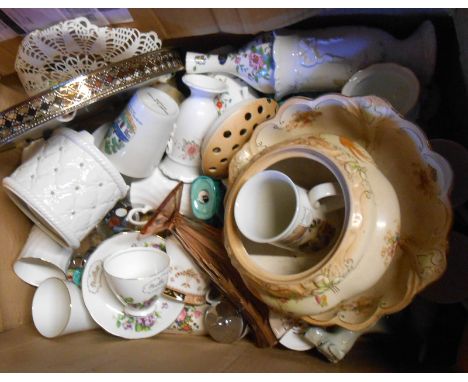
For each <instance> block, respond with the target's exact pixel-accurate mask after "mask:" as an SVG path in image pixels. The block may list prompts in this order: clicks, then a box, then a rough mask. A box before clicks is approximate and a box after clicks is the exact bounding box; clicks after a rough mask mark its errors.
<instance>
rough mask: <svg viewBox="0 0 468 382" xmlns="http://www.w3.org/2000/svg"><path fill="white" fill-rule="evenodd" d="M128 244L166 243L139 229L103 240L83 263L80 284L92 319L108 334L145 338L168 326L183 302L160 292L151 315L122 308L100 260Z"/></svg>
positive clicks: (133, 245) (159, 246)
mask: <svg viewBox="0 0 468 382" xmlns="http://www.w3.org/2000/svg"><path fill="white" fill-rule="evenodd" d="M131 247H155V248H159V249H163V250H165V243H164V240H163V239H162V238H161V237H159V236H149V237H140V234H139V233H138V232H124V233H121V234H118V235H115V236H113V237H111V238H110V239H107V240H106V241H104V242H103V243H102V244H101V245H99V247H98V248H97V249H96V250H95V251H94V253H93V254H92V255H91V256H90V257H89V259H88V262H87V264H86V268H85V270H84V273H83V278H82V284H81V285H82V291H83V299H84V302H85V304H86V307H87V308H88V311H89V314H90V315H91V317H92V318H93V319H94V321H96V322H97V323H98V324H99V325H100V326H101V327H102V328H103V329H104V330H106V331H107V332H109V333H110V334H113V335H115V336H118V337H122V338H127V339H139V338H148V337H152V336H154V335H156V334H158V333H160V332H162V331H163V330H165V329H167V328H168V327H169V326H171V325H172V323H173V322H174V321H175V320H176V318H177V317H178V316H179V315H180V313H181V312H182V309H183V308H184V303H181V302H177V301H174V300H171V299H168V298H166V297H163V296H161V297H160V298H159V299H158V304H157V308H156V310H155V312H154V313H153V314H151V315H148V316H146V317H132V316H128V315H126V314H125V313H124V312H123V307H122V304H121V303H120V302H119V300H117V297H115V295H114V294H113V293H112V291H111V290H110V288H109V286H108V285H107V282H106V279H105V277H104V275H103V269H102V264H103V262H104V259H105V258H106V257H107V256H108V255H110V254H112V253H115V252H116V251H119V250H122V249H126V248H131Z"/></svg>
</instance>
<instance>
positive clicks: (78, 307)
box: [32, 277, 98, 338]
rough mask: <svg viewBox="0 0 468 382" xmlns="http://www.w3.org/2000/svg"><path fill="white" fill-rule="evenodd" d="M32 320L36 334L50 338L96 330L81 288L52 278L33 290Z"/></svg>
mask: <svg viewBox="0 0 468 382" xmlns="http://www.w3.org/2000/svg"><path fill="white" fill-rule="evenodd" d="M32 317H33V322H34V325H35V326H36V329H37V330H38V331H39V333H41V334H42V335H43V336H44V337H49V338H53V337H58V336H63V335H65V334H70V333H75V332H81V331H85V330H91V329H95V328H97V327H98V325H97V324H96V323H95V322H94V320H93V319H92V318H91V316H90V315H89V313H88V310H87V309H86V306H85V304H84V301H83V296H82V294H81V290H80V288H79V287H78V286H76V285H75V284H73V283H72V282H70V281H65V280H61V279H58V278H55V277H52V278H49V279H47V280H45V281H44V282H42V283H41V284H40V285H39V287H38V288H37V289H36V292H35V293H34V298H33V302H32Z"/></svg>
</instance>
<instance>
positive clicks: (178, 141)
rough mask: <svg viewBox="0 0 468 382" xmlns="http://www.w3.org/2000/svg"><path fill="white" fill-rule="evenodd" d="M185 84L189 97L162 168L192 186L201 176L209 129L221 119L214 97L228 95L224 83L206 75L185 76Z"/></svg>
mask: <svg viewBox="0 0 468 382" xmlns="http://www.w3.org/2000/svg"><path fill="white" fill-rule="evenodd" d="M182 81H183V82H184V83H185V84H186V85H187V86H188V87H189V88H190V92H191V94H190V97H188V98H187V99H186V100H185V101H184V102H182V104H181V105H180V112H179V116H178V117H177V120H176V127H175V129H174V131H173V134H172V137H171V139H170V141H169V143H168V145H167V150H166V153H167V156H166V158H165V159H163V161H162V162H161V163H160V165H159V168H160V169H161V171H162V172H163V174H164V175H166V176H168V177H169V178H171V179H174V180H180V181H182V182H185V183H191V182H192V181H193V180H194V179H195V178H196V177H198V176H199V175H201V168H200V163H201V156H200V146H201V143H202V140H203V137H204V136H205V134H206V132H207V130H208V129H209V128H210V126H211V124H212V123H213V122H214V121H215V120H216V118H217V117H218V111H217V109H216V106H215V104H214V102H213V99H214V97H215V95H217V94H221V93H223V92H226V90H227V86H226V84H225V83H223V82H221V81H219V80H217V79H215V78H212V77H210V76H206V75H200V74H186V75H185V76H183V77H182Z"/></svg>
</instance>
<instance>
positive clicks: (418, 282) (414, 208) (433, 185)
mask: <svg viewBox="0 0 468 382" xmlns="http://www.w3.org/2000/svg"><path fill="white" fill-rule="evenodd" d="M324 132H327V133H334V134H340V135H342V136H346V137H348V138H349V139H353V140H355V141H357V142H359V143H360V144H361V145H362V146H363V147H364V148H365V149H366V150H367V152H369V154H370V155H371V156H372V158H373V160H374V161H375V163H376V164H377V166H378V168H379V169H380V170H381V171H382V173H383V174H384V175H385V177H386V178H387V179H388V180H389V181H390V182H391V183H392V185H393V187H394V189H395V191H396V194H397V196H398V201H399V204H400V210H401V214H402V215H401V231H400V239H399V245H398V250H397V252H396V254H395V256H394V259H393V261H392V262H391V264H390V266H389V268H388V270H387V272H386V273H385V274H384V277H382V278H381V279H380V280H379V282H378V283H377V284H376V285H374V286H373V287H372V288H371V289H370V290H368V291H365V292H363V293H360V294H358V295H356V296H354V297H352V298H349V299H347V300H345V301H343V302H342V303H341V304H339V305H338V306H336V307H335V308H334V309H331V310H329V311H327V312H325V313H323V314H317V315H313V316H308V317H306V318H305V319H306V320H307V321H309V322H311V323H313V324H315V325H320V326H328V325H335V324H336V325H340V326H342V327H345V328H348V329H351V330H361V329H364V328H366V327H368V326H370V325H372V323H374V322H376V321H377V320H378V318H379V317H381V316H383V315H386V314H391V313H394V312H398V311H400V310H401V309H403V308H404V307H406V306H407V305H408V304H409V303H410V302H411V300H412V299H413V297H414V296H415V295H416V294H417V293H419V292H420V291H421V290H422V289H424V288H425V287H426V286H428V285H429V284H431V283H432V282H434V281H435V280H437V279H438V278H440V277H441V275H442V274H443V272H444V270H445V268H446V258H445V256H446V251H447V236H448V233H449V231H450V228H451V223H452V211H451V205H450V202H449V197H448V196H449V192H450V189H451V179H452V173H451V169H450V166H449V165H448V163H447V162H446V161H445V160H444V159H443V158H442V157H441V156H440V155H438V154H437V153H434V152H432V151H431V150H430V147H429V145H428V141H427V138H426V137H425V135H424V133H423V132H422V131H421V130H420V129H419V128H418V127H417V126H415V125H414V124H413V123H411V122H408V121H406V120H404V119H402V118H401V117H400V116H399V115H398V114H397V113H396V112H395V111H394V110H393V109H392V108H391V107H390V105H389V104H388V103H386V102H384V101H382V100H381V99H379V98H377V97H357V98H348V97H344V96H341V95H326V96H323V97H319V98H317V99H315V100H311V99H307V98H300V97H294V98H290V99H289V100H288V101H286V102H285V103H284V104H283V105H282V107H281V108H280V110H279V111H278V113H277V115H276V117H275V118H274V119H273V120H270V121H268V122H266V123H264V124H262V125H261V126H259V127H258V128H257V129H256V131H255V133H254V134H253V136H252V138H251V140H250V141H249V142H248V143H247V144H246V145H244V147H243V149H242V150H240V151H239V152H238V154H237V155H236V158H234V159H233V161H232V162H231V166H230V174H229V175H230V182H231V184H232V182H233V180H234V179H235V178H236V174H238V173H239V172H240V171H242V170H243V167H244V166H245V163H248V162H249V161H250V160H251V158H252V157H253V154H255V153H258V152H261V151H262V150H264V149H265V148H266V147H268V146H271V145H274V144H276V143H280V142H282V141H285V140H288V139H292V138H295V137H300V136H304V135H318V134H321V133H324ZM234 160H235V161H234ZM231 170H233V171H231ZM249 253H256V254H258V253H259V252H258V251H256V252H253V251H251V250H249ZM274 258H278V259H279V260H281V261H285V257H284V256H282V257H278V256H268V259H269V260H270V261H271V260H272V259H274ZM256 259H257V260H258V261H261V258H260V259H259V258H258V256H257V257H256ZM298 263H299V266H301V267H302V266H311V264H310V261H309V262H306V264H305V265H304V264H303V263H304V261H302V263H301V262H300V261H298ZM290 271H291V272H293V271H294V269H292V270H290Z"/></svg>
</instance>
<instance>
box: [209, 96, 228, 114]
mask: <svg viewBox="0 0 468 382" xmlns="http://www.w3.org/2000/svg"><path fill="white" fill-rule="evenodd" d="M213 102H214V104H215V106H216V111H217V112H218V116H219V115H221V114H223V113H224V112H225V111H226V109H227V107H228V105H229V104H231V103H232V98H231V97H230V95H229V93H221V94H218V95H217V96H215V97H214V99H213Z"/></svg>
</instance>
